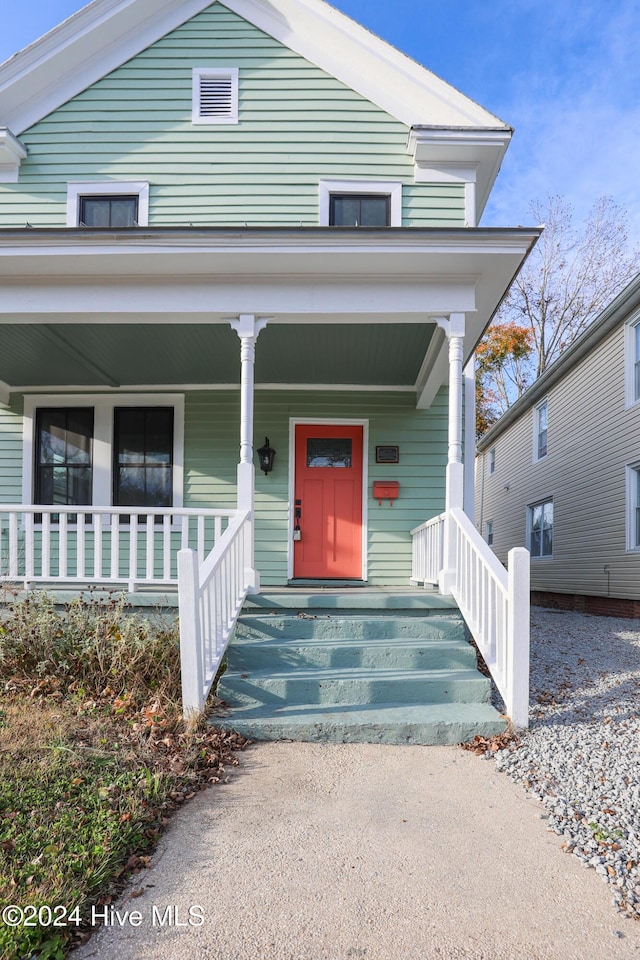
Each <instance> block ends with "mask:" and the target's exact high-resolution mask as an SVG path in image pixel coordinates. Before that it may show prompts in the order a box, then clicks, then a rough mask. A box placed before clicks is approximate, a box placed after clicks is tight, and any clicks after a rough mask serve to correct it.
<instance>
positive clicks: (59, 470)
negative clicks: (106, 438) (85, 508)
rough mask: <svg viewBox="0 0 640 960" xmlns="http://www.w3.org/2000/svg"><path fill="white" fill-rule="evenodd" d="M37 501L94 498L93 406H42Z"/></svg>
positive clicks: (38, 425)
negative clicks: (54, 407)
mask: <svg viewBox="0 0 640 960" xmlns="http://www.w3.org/2000/svg"><path fill="white" fill-rule="evenodd" d="M35 434H36V435H35V476H34V481H35V482H34V502H35V503H42V504H49V503H51V504H58V505H60V506H81V505H88V504H90V503H91V502H92V500H91V497H92V486H93V483H92V481H93V409H92V408H91V407H85V408H82V407H68V408H61V409H60V408H58V409H50V408H41V409H39V410H38V411H37V415H36V430H35Z"/></svg>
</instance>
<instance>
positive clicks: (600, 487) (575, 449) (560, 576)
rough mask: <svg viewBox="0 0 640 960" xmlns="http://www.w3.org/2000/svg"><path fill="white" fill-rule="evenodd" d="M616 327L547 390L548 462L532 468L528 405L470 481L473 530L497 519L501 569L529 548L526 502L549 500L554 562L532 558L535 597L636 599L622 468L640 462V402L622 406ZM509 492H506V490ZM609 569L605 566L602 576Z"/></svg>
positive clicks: (635, 556) (636, 561)
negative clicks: (514, 551)
mask: <svg viewBox="0 0 640 960" xmlns="http://www.w3.org/2000/svg"><path fill="white" fill-rule="evenodd" d="M624 341H625V337H624V325H623V324H620V325H619V326H618V327H617V328H616V329H615V330H614V331H612V332H611V333H610V334H609V335H608V336H607V337H605V338H604V339H603V340H602V341H601V342H600V343H599V344H598V345H597V346H596V347H595V348H594V349H593V350H592V351H591V353H590V354H589V355H588V356H586V357H585V358H583V360H582V361H580V362H579V363H578V364H577V365H576V366H575V367H574V368H573V369H572V370H571V371H570V372H569V373H568V374H567V375H566V376H565V377H564V378H563V380H562V381H560V382H559V383H557V384H556V385H555V386H553V387H551V388H550V390H549V392H548V393H547V395H546V396H547V398H548V403H549V437H548V455H547V457H546V458H545V459H543V460H541V461H539V462H534V458H533V430H534V414H535V411H534V408H531V409H529V410H527V411H525V412H524V413H523V414H522V416H520V417H519V419H518V420H517V421H515V423H513V424H512V425H511V426H510V427H509V428H508V429H507V430H506V431H505V432H504V433H503V434H502V435H501V436H499V437H498V439H497V441H496V443H495V451H496V464H495V472H494V473H493V474H492V475H488V473H487V463H488V450H485V451H484V453H483V454H481V455H480V457H479V460H478V465H477V475H476V524H477V526H478V529H479V530H480V531H481V533H482V535H483V536H485V528H486V523H487V521H489V520H493V533H494V550H495V552H496V553H497V555H498V557H499V558H500V560H501V561H503V562H506V558H507V553H508V551H509V549H510V548H511V547H515V546H528V544H527V543H526V513H527V505H528V504H531V503H535V502H537V501H540V500H543V499H546V498H547V497H553V503H554V531H553V557H552V558H551V559H532V561H531V588H532V590H548V591H551V592H554V593H576V594H586V595H590V594H591V595H595V596H607V595H609V596H611V597H623V598H630V599H634V600H637V599H640V553H628V552H627V551H626V527H625V521H626V500H625V497H626V493H625V483H626V465H627V464H629V463H632V462H634V461H640V404H636V405H635V406H633V407H631V408H630V409H625V378H624ZM507 486H508V490H507V489H505V487H507ZM607 568H608V569H607Z"/></svg>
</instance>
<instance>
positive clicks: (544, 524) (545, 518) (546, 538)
mask: <svg viewBox="0 0 640 960" xmlns="http://www.w3.org/2000/svg"><path fill="white" fill-rule="evenodd" d="M527 514H528V516H527V529H528V537H527V540H528V546H529V552H530V553H531V556H532V557H533V558H535V557H550V556H552V554H553V500H543V501H542V502H541V503H534V504H532V505H531V506H530V507H528V508H527Z"/></svg>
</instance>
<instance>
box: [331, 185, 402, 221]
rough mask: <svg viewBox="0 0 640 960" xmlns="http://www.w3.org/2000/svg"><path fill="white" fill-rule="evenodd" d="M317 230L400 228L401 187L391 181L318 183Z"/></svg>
mask: <svg viewBox="0 0 640 960" xmlns="http://www.w3.org/2000/svg"><path fill="white" fill-rule="evenodd" d="M318 205H319V206H318V223H319V224H320V226H321V227H401V226H402V183H400V182H399V181H395V180H389V181H386V180H385V181H382V180H321V181H320V183H319V185H318Z"/></svg>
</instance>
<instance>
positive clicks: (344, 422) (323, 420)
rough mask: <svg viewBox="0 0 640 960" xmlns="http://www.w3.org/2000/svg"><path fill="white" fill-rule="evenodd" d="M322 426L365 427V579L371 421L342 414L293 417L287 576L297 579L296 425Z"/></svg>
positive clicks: (365, 575) (365, 572)
mask: <svg viewBox="0 0 640 960" xmlns="http://www.w3.org/2000/svg"><path fill="white" fill-rule="evenodd" d="M314 423H316V424H319V425H321V426H339V427H362V579H363V580H365V581H366V580H367V579H368V559H369V558H368V546H369V499H368V490H369V421H368V420H358V419H352V418H348V419H342V418H339V417H289V501H288V504H287V509H288V513H289V522H288V524H287V540H288V546H287V579H288V580H292V579H293V526H294V524H293V520H294V517H293V514H294V509H293V507H294V499H295V480H296V476H295V459H296V429H295V428H296V426H298V425H300V426H304V425H306V424H314Z"/></svg>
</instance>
